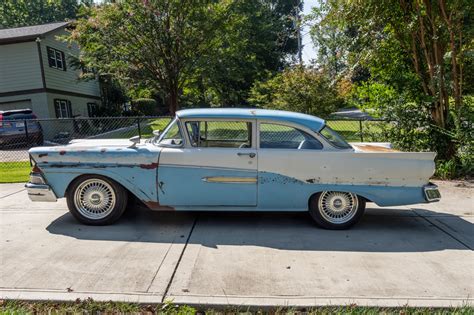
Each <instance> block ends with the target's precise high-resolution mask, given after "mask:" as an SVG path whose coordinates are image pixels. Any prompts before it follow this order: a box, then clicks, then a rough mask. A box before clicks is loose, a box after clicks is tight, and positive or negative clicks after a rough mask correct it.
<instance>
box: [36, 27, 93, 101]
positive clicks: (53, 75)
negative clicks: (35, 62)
mask: <svg viewBox="0 0 474 315" xmlns="http://www.w3.org/2000/svg"><path fill="white" fill-rule="evenodd" d="M67 34H68V33H67V32H66V31H57V32H53V33H51V34H48V35H47V36H46V37H45V38H44V39H42V40H41V55H42V58H43V65H44V74H45V78H46V87H47V88H49V89H55V90H60V91H67V92H74V93H80V94H84V95H90V96H100V89H99V83H98V82H97V81H96V80H90V81H79V80H78V79H79V77H80V74H81V71H80V70H75V69H73V68H72V67H71V66H70V64H69V59H70V56H71V55H72V56H76V57H77V56H79V53H80V52H79V48H78V47H77V45H74V44H73V45H69V44H67V43H65V42H62V41H60V40H58V39H57V36H63V35H67ZM48 47H51V48H53V49H57V50H59V51H62V52H63V53H64V56H65V58H66V64H67V65H66V71H63V70H60V69H55V68H52V67H50V66H49V61H48Z"/></svg>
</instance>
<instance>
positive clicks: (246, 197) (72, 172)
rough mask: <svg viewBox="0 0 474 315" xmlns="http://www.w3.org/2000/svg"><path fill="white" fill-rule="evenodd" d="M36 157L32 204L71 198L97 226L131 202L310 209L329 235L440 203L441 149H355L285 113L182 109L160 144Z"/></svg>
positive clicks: (93, 144) (181, 207)
mask: <svg viewBox="0 0 474 315" xmlns="http://www.w3.org/2000/svg"><path fill="white" fill-rule="evenodd" d="M29 153H30V155H31V158H32V160H33V161H34V163H35V165H34V167H33V171H32V173H31V177H30V182H29V183H28V184H27V185H26V187H27V190H28V195H29V197H30V199H31V200H33V201H56V200H57V199H58V198H62V197H65V198H66V199H67V204H68V207H69V210H70V212H71V213H72V215H73V216H74V217H75V218H76V219H77V220H78V221H80V222H82V223H85V224H91V225H104V224H110V223H113V222H114V221H116V220H117V219H119V218H120V216H121V215H122V214H123V212H124V211H125V209H126V208H127V202H128V201H129V200H131V199H138V200H140V201H141V202H142V203H143V204H144V205H145V206H147V207H148V208H150V209H151V210H165V211H201V210H205V211H309V213H310V215H311V217H312V218H313V219H314V221H315V222H316V223H317V224H318V225H319V226H321V227H324V228H328V229H344V228H348V227H350V226H352V225H353V224H355V223H356V222H357V221H358V220H359V219H360V218H361V217H362V215H363V213H364V209H365V205H366V202H374V203H376V204H377V205H379V206H396V205H407V204H416V203H424V202H433V201H438V200H439V199H440V194H439V192H438V189H437V187H436V186H435V185H433V184H431V183H430V182H429V178H430V177H431V176H432V175H433V172H434V167H435V166H434V162H433V160H434V158H435V153H430V152H424V153H414V152H410V153H406V152H399V151H395V150H392V149H390V146H389V144H386V143H358V144H349V143H347V142H346V141H345V140H344V139H343V138H342V137H341V136H340V135H339V134H337V133H336V132H335V131H334V130H332V129H331V128H329V127H328V126H327V125H326V123H325V121H324V120H322V119H320V118H317V117H314V116H310V115H304V114H298V113H292V112H285V111H273V110H261V109H191V110H182V111H179V112H177V114H176V117H175V118H174V120H173V121H172V122H171V123H170V124H169V125H168V127H167V128H166V129H165V130H164V132H163V133H162V134H158V133H156V135H155V136H154V137H153V138H151V139H147V140H140V139H138V138H137V137H134V138H131V139H120V140H75V141H72V142H71V143H69V144H68V145H65V146H59V147H37V148H33V149H31V150H30V151H29Z"/></svg>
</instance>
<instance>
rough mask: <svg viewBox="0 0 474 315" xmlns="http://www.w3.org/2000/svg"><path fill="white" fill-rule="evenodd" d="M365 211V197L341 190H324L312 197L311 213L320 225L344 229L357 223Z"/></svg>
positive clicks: (333, 228)
mask: <svg viewBox="0 0 474 315" xmlns="http://www.w3.org/2000/svg"><path fill="white" fill-rule="evenodd" d="M364 211H365V199H364V198H361V197H359V196H357V195H356V194H353V193H349V192H341V191H323V192H321V193H318V194H316V195H314V196H313V197H311V200H310V202H309V214H310V215H311V217H312V218H313V220H314V221H315V222H316V224H318V225H319V226H320V227H323V228H325V229H331V230H343V229H347V228H350V227H351V226H353V225H354V224H356V223H357V222H358V221H359V220H360V218H361V217H362V215H363V214H364Z"/></svg>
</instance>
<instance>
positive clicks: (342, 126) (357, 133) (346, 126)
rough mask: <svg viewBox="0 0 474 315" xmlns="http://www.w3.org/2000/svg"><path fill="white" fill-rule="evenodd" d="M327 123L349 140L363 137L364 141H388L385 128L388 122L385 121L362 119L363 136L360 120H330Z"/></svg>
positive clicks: (359, 139)
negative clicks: (385, 136)
mask: <svg viewBox="0 0 474 315" xmlns="http://www.w3.org/2000/svg"><path fill="white" fill-rule="evenodd" d="M326 123H327V124H328V126H329V127H331V128H332V129H333V130H335V131H337V132H338V133H339V134H340V135H341V136H343V137H344V139H346V141H349V142H359V141H362V139H363V140H364V142H384V141H386V139H385V138H384V135H383V130H384V126H386V125H387V123H386V122H383V121H362V138H361V129H360V125H361V123H360V122H359V121H352V120H329V121H327V122H326Z"/></svg>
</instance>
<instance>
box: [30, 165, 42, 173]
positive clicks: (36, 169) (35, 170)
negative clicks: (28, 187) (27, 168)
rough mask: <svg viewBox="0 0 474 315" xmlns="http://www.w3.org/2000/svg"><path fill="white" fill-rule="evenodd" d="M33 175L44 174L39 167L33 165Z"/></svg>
mask: <svg viewBox="0 0 474 315" xmlns="http://www.w3.org/2000/svg"><path fill="white" fill-rule="evenodd" d="M31 173H38V174H42V173H43V172H42V171H41V169H40V168H39V167H38V165H36V164H35V165H33V168H32V169H31Z"/></svg>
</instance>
